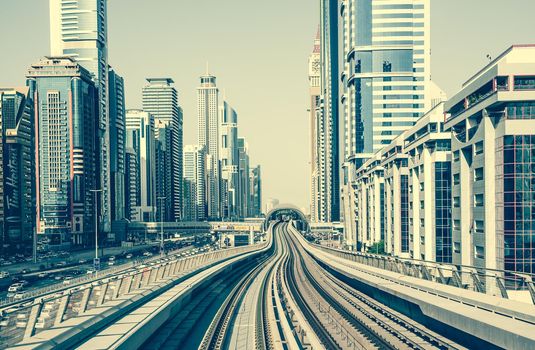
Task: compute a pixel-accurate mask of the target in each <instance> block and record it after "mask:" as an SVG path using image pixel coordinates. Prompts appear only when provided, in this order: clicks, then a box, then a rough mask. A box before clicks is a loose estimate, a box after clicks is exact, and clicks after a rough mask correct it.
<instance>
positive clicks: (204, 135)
mask: <svg viewBox="0 0 535 350" xmlns="http://www.w3.org/2000/svg"><path fill="white" fill-rule="evenodd" d="M218 109H219V89H218V88H217V86H216V77H215V76H213V75H210V74H209V73H206V75H203V76H201V86H199V87H198V88H197V110H198V114H197V116H198V142H199V146H201V147H203V148H204V149H205V152H206V160H207V162H209V164H207V165H206V170H207V174H206V177H207V179H208V182H207V184H206V195H207V198H206V202H207V206H208V218H210V219H216V218H218V217H219V216H220V213H219V204H220V199H219V189H220V186H219V172H220V171H219V117H218V114H219V113H218Z"/></svg>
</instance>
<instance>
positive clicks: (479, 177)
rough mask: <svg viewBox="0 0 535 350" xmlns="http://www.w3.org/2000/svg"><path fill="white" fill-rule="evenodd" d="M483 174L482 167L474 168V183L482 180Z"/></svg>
mask: <svg viewBox="0 0 535 350" xmlns="http://www.w3.org/2000/svg"><path fill="white" fill-rule="evenodd" d="M483 177H484V173H483V167H481V168H476V169H475V170H474V181H479V180H483Z"/></svg>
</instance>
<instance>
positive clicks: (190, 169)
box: [184, 145, 207, 221]
mask: <svg viewBox="0 0 535 350" xmlns="http://www.w3.org/2000/svg"><path fill="white" fill-rule="evenodd" d="M205 166H206V153H205V151H204V147H202V146H198V145H187V146H185V147H184V220H185V221H203V220H206V218H207V216H206V210H207V208H206V168H205Z"/></svg>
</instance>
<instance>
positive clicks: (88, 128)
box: [27, 57, 103, 245]
mask: <svg viewBox="0 0 535 350" xmlns="http://www.w3.org/2000/svg"><path fill="white" fill-rule="evenodd" d="M27 77H28V81H27V84H28V86H29V87H30V95H31V96H33V100H34V106H35V114H36V117H35V124H34V127H35V135H36V145H37V151H36V159H35V168H36V176H35V178H36V182H37V183H36V190H37V193H36V201H37V218H36V223H37V233H38V234H44V235H46V238H48V240H49V244H51V245H60V244H70V243H73V244H75V245H90V244H94V239H93V237H94V229H95V227H94V220H93V219H94V210H95V207H94V205H98V207H99V209H100V208H101V203H102V201H101V200H100V199H101V198H99V200H98V201H97V203H94V196H93V193H91V190H92V189H97V188H100V184H99V183H98V172H99V167H98V164H97V162H95V160H96V159H98V157H97V153H98V151H99V150H98V148H97V142H96V141H97V140H96V137H97V134H98V133H97V129H98V124H99V120H98V89H97V88H96V86H95V83H94V82H93V80H92V79H91V74H90V73H89V71H88V70H86V69H85V68H83V67H82V66H81V65H79V64H78V63H77V62H76V61H75V60H74V59H72V58H69V57H46V58H44V59H42V60H41V61H40V62H38V63H36V64H33V65H32V66H31V67H30V69H29V72H28V75H27ZM102 209H103V208H102Z"/></svg>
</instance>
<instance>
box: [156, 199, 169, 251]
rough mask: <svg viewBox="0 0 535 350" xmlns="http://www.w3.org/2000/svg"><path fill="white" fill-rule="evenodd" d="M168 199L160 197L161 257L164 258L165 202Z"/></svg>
mask: <svg viewBox="0 0 535 350" xmlns="http://www.w3.org/2000/svg"><path fill="white" fill-rule="evenodd" d="M166 198H167V197H165V196H160V197H158V200H159V201H160V256H163V201H164V200H165V199H166Z"/></svg>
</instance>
